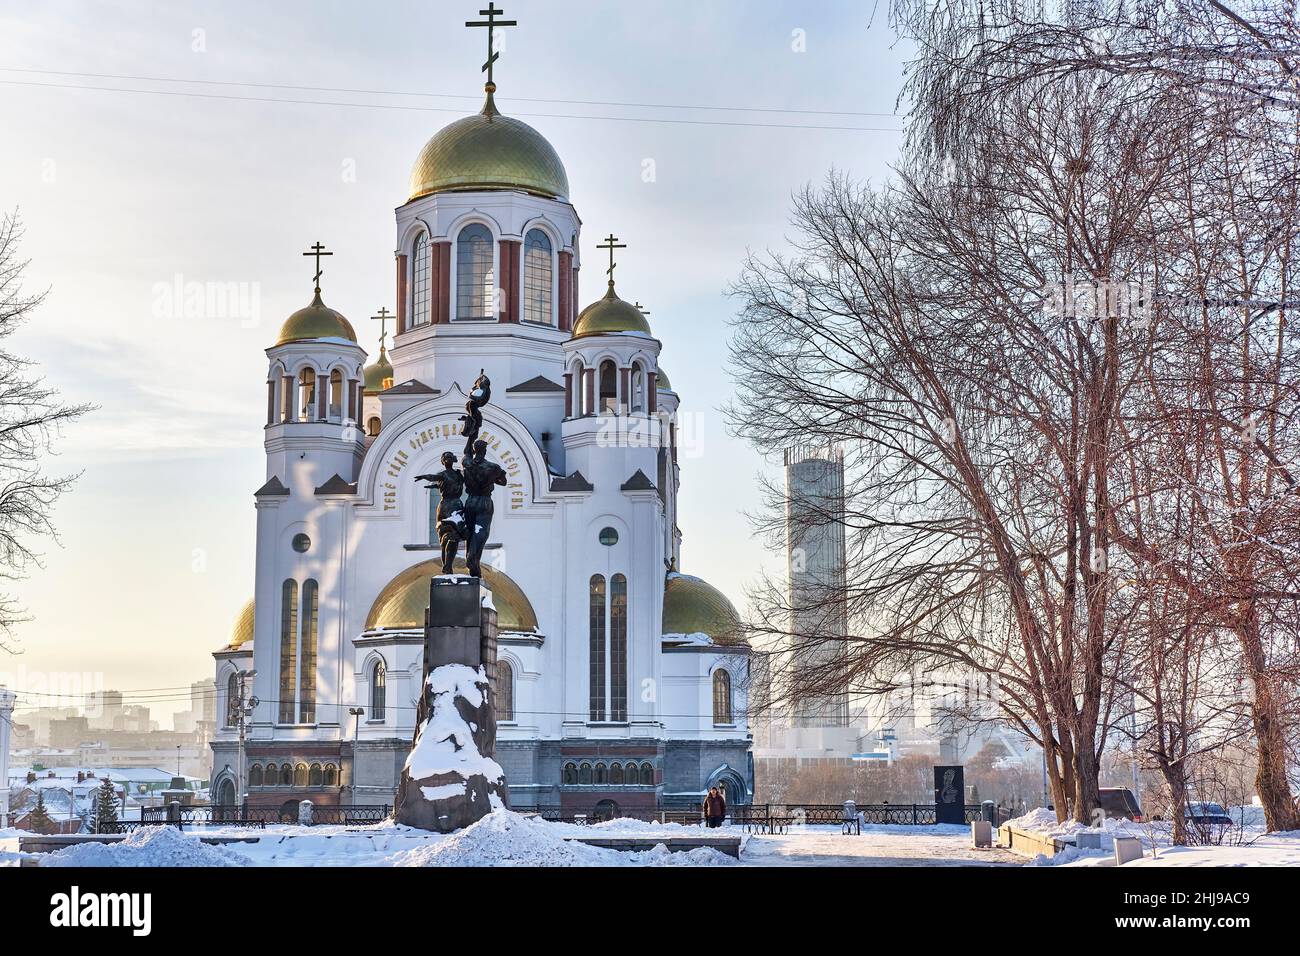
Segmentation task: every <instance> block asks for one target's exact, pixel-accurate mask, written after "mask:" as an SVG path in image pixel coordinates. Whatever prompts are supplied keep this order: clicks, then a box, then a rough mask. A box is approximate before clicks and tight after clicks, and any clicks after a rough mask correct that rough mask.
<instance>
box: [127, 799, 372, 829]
mask: <svg viewBox="0 0 1300 956" xmlns="http://www.w3.org/2000/svg"><path fill="white" fill-rule="evenodd" d="M392 812H393V808H392V807H391V806H389V805H388V804H384V805H382V806H356V807H312V811H311V823H312V825H313V826H329V825H335V826H338V825H342V826H366V825H368V824H372V823H382V822H383V821H384V820H386V819H388V817H389V816H391V815H392ZM299 822H300V821H299V815H298V809H297V807H296V806H295V807H294V808H293V809H292V810H291V809H289V808H287V807H286V808H279V807H250V806H248V805H247V804H244V805H242V806H220V805H217V806H210V805H204V806H181V807H176V808H172V807H166V806H162V807H144V808H142V809H141V811H140V823H141V824H143V825H145V826H156V825H160V824H168V823H170V824H173V825H175V826H178V827H180V828H181V829H184V828H185V827H187V826H236V827H238V826H246V827H265V826H266V825H267V824H275V823H279V824H291V825H292V824H297V823H299Z"/></svg>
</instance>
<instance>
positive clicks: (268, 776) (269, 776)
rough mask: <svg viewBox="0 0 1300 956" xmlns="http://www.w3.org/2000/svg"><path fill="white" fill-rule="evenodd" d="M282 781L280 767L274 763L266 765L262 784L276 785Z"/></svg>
mask: <svg viewBox="0 0 1300 956" xmlns="http://www.w3.org/2000/svg"><path fill="white" fill-rule="evenodd" d="M279 782H280V768H279V767H277V766H276V765H275V764H273V763H269V764H267V765H266V772H265V773H264V774H263V775H262V785H263V786H266V787H274V786H276V785H277V784H279Z"/></svg>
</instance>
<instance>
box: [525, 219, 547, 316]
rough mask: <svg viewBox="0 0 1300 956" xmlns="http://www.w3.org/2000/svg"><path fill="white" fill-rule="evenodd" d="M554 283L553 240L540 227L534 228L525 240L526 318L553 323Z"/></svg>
mask: <svg viewBox="0 0 1300 956" xmlns="http://www.w3.org/2000/svg"><path fill="white" fill-rule="evenodd" d="M553 285H554V278H553V268H552V263H551V240H550V238H549V237H548V236H547V235H546V233H544V232H542V230H540V229H532V230H530V231H529V233H528V237H527V239H526V240H525V242H524V318H525V320H527V321H529V322H542V323H545V324H547V325H550V324H551V296H552V288H553Z"/></svg>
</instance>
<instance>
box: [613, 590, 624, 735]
mask: <svg viewBox="0 0 1300 956" xmlns="http://www.w3.org/2000/svg"><path fill="white" fill-rule="evenodd" d="M609 719H610V720H612V721H615V722H619V723H621V722H622V721H625V720H627V578H625V577H624V576H623V575H621V574H616V575H614V576H613V577H612V578H610V579H609Z"/></svg>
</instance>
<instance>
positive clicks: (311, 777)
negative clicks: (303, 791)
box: [307, 763, 325, 787]
mask: <svg viewBox="0 0 1300 956" xmlns="http://www.w3.org/2000/svg"><path fill="white" fill-rule="evenodd" d="M324 779H325V772H324V771H323V770H322V769H321V765H320V764H318V763H314V764H312V765H311V769H310V770H308V771H307V786H309V787H319V786H320V785H321V783H322V781H323V780H324Z"/></svg>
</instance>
